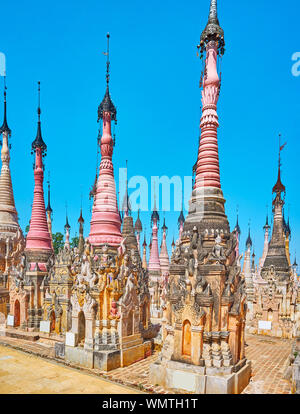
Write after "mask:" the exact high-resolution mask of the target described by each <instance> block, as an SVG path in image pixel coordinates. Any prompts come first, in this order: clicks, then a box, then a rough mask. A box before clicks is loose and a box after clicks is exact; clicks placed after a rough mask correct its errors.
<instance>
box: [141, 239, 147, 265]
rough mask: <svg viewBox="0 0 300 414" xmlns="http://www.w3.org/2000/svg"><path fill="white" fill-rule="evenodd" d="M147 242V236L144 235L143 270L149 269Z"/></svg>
mask: <svg viewBox="0 0 300 414" xmlns="http://www.w3.org/2000/svg"><path fill="white" fill-rule="evenodd" d="M146 248H147V242H146V234H145V233H144V242H143V264H142V266H143V268H144V269H147V251H146Z"/></svg>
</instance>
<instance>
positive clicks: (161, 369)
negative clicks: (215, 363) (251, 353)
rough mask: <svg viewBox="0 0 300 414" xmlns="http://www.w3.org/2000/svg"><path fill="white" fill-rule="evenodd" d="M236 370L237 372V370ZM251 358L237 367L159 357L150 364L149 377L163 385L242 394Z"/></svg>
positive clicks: (182, 388)
mask: <svg viewBox="0 0 300 414" xmlns="http://www.w3.org/2000/svg"><path fill="white" fill-rule="evenodd" d="M234 370H235V371H237V372H234ZM250 376H251V362H249V361H246V359H245V360H243V361H240V362H239V364H238V365H236V366H235V367H228V368H227V367H226V368H214V367H212V368H207V367H200V366H196V365H190V364H185V363H183V362H177V361H163V362H160V361H156V362H154V363H153V364H151V365H150V373H149V380H150V382H151V383H152V384H154V385H161V386H163V387H164V388H169V389H173V390H174V389H180V390H185V391H188V392H193V393H195V394H240V393H241V392H242V391H243V389H244V388H245V387H246V386H247V385H248V384H249V381H250Z"/></svg>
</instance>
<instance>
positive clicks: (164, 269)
mask: <svg viewBox="0 0 300 414" xmlns="http://www.w3.org/2000/svg"><path fill="white" fill-rule="evenodd" d="M167 231H168V227H167V226H166V219H165V218H164V224H163V226H162V232H163V234H162V242H161V248H160V255H159V262H160V268H161V273H162V275H164V274H166V273H169V268H170V261H169V254H168V248H167Z"/></svg>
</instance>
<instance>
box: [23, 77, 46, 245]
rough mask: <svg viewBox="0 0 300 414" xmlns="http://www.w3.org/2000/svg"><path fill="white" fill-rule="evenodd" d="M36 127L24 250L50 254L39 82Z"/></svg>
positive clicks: (44, 149) (44, 150) (44, 146)
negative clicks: (32, 176) (29, 209)
mask: <svg viewBox="0 0 300 414" xmlns="http://www.w3.org/2000/svg"><path fill="white" fill-rule="evenodd" d="M38 97H39V99H38V110H37V113H38V127H37V135H36V138H35V140H34V141H33V143H32V153H35V164H34V182H35V186H34V198H33V204H32V212H31V220H30V228H29V232H28V234H27V238H26V250H27V251H28V250H35V251H44V250H45V251H49V252H52V242H51V236H50V234H49V228H48V223H47V218H46V209H45V201H44V190H43V180H44V165H43V157H44V156H45V155H46V150H47V145H46V144H45V142H44V141H43V138H42V132H41V119H40V116H41V108H40V82H38Z"/></svg>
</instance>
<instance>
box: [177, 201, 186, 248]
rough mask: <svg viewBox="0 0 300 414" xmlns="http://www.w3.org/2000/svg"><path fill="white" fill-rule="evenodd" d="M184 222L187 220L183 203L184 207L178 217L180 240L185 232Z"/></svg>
mask: <svg viewBox="0 0 300 414" xmlns="http://www.w3.org/2000/svg"><path fill="white" fill-rule="evenodd" d="M184 222H185V218H184V214H183V203H182V207H181V212H180V214H179V217H178V228H179V237H178V238H179V240H180V239H181V235H182V232H183V226H184Z"/></svg>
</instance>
